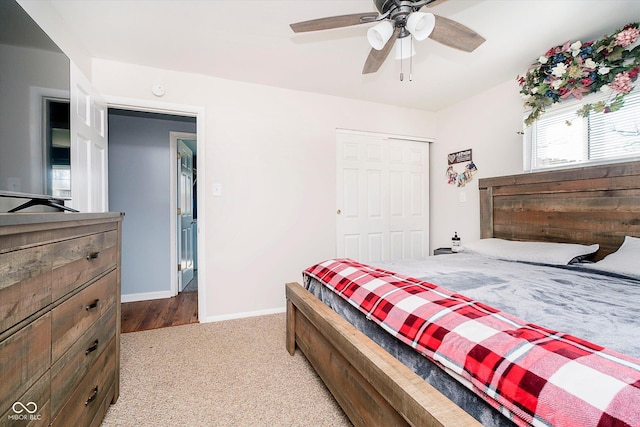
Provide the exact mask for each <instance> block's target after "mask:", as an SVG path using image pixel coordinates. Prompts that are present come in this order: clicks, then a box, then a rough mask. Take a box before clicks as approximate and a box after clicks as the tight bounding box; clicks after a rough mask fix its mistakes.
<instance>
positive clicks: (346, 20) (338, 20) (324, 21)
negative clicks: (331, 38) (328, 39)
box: [290, 12, 378, 33]
mask: <svg viewBox="0 0 640 427" xmlns="http://www.w3.org/2000/svg"><path fill="white" fill-rule="evenodd" d="M377 17H378V14H377V13H375V12H367V13H354V14H351V15H340V16H331V17H329V18H320V19H312V20H310V21H302V22H296V23H295V24H291V25H290V27H291V29H292V30H293V32H294V33H306V32H307V31H318V30H329V29H333V28H342V27H350V26H352V25H358V24H364V23H366V22H373V21H374V20H375V18H377ZM363 19H364V21H363Z"/></svg>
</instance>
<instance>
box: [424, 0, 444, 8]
mask: <svg viewBox="0 0 640 427" xmlns="http://www.w3.org/2000/svg"><path fill="white" fill-rule="evenodd" d="M446 1H447V0H433V1H432V2H431V3H428V4H426V6H427V7H433V6H438V5H440V4H442V3H444V2H446Z"/></svg>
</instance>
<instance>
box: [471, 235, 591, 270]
mask: <svg viewBox="0 0 640 427" xmlns="http://www.w3.org/2000/svg"><path fill="white" fill-rule="evenodd" d="M599 248H600V246H599V245H597V244H595V245H589V246H587V245H578V244H574V243H552V242H519V241H514V240H504V239H496V238H489V239H481V240H477V241H475V242H471V243H466V244H464V245H463V246H462V250H461V251H459V252H467V253H475V254H479V255H484V256H487V257H490V258H498V259H504V260H508V261H524V262H537V263H541V264H553V265H567V264H569V263H570V262H571V261H572V260H573V259H574V258H576V257H582V256H586V255H590V254H592V253H594V252H596V251H597V250H598V249H599Z"/></svg>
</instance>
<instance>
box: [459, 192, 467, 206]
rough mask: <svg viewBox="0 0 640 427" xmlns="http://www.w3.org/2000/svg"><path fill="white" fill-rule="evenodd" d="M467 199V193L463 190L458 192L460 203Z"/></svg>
mask: <svg viewBox="0 0 640 427" xmlns="http://www.w3.org/2000/svg"><path fill="white" fill-rule="evenodd" d="M466 201H467V193H465V192H464V191H461V192H460V203H464V202H466Z"/></svg>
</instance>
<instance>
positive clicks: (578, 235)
mask: <svg viewBox="0 0 640 427" xmlns="http://www.w3.org/2000/svg"><path fill="white" fill-rule="evenodd" d="M478 185H479V188H480V237H482V238H488V237H498V238H502V239H508V240H529V241H547V242H564V243H581V244H593V243H598V244H600V250H599V251H598V252H597V254H596V256H595V259H601V258H603V257H604V256H605V255H607V254H609V253H611V252H613V251H615V250H616V249H618V247H620V245H621V244H622V241H623V240H624V236H627V235H629V236H637V237H640V161H636V162H626V163H616V164H610V165H600V166H590V167H583V168H576V169H565V170H556V171H545V172H536V173H527V174H519V175H511V176H503V177H496V178H483V179H480V180H479V182H478Z"/></svg>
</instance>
